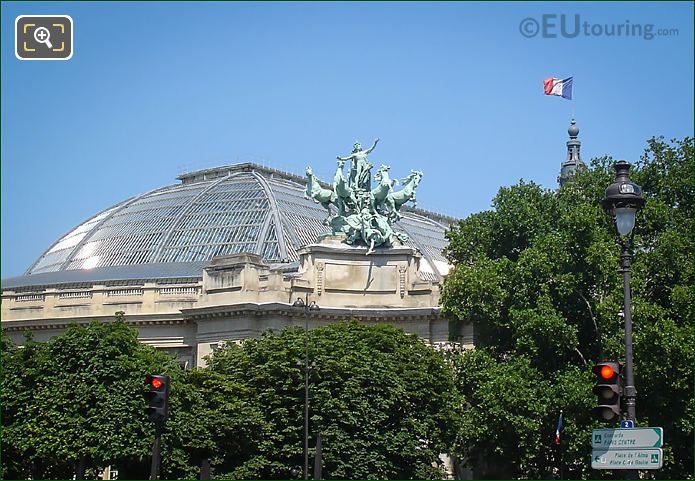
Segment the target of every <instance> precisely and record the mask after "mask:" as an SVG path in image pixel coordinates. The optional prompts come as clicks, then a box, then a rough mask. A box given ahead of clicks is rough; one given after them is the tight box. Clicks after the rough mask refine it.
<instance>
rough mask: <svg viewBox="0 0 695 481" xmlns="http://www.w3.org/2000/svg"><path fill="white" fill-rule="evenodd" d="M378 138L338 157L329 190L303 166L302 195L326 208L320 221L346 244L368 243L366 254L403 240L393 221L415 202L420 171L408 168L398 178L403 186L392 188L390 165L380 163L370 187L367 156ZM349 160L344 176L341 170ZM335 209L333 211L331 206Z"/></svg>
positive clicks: (394, 183)
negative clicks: (396, 189) (305, 177)
mask: <svg viewBox="0 0 695 481" xmlns="http://www.w3.org/2000/svg"><path fill="white" fill-rule="evenodd" d="M378 142H379V139H376V140H375V141H374V144H373V145H372V146H371V147H370V148H368V149H367V150H362V146H361V145H360V143H359V142H356V143H355V144H354V146H353V149H352V152H351V153H350V155H348V156H346V157H340V156H338V158H337V159H338V162H337V164H338V166H337V169H336V171H335V175H334V177H333V189H332V190H331V189H326V188H323V187H322V186H321V182H320V181H319V180H318V179H317V178H316V176H314V174H313V172H312V170H311V167H307V169H306V176H307V186H306V193H305V196H306V197H307V198H312V199H314V201H316V202H318V203H320V204H321V205H322V206H323V207H324V208H325V209H326V210H327V211H328V216H327V217H326V219H325V220H324V223H325V224H326V225H329V226H330V227H331V229H332V232H333V234H334V235H339V236H344V238H345V242H346V243H348V244H360V243H363V244H364V245H366V246H369V249H368V250H367V254H371V253H372V252H374V249H375V248H376V247H379V246H384V247H388V246H391V245H393V244H394V243H395V242H405V241H407V239H408V236H407V235H406V234H404V233H402V232H395V231H394V229H393V224H394V223H395V222H397V221H398V220H399V219H400V218H401V214H400V213H399V211H400V209H401V207H402V206H403V204H405V203H406V202H408V201H413V202H415V189H416V188H417V186H418V184H419V183H420V179H422V172H420V171H418V170H412V171H411V173H410V175H408V176H407V177H406V178H405V179H402V181H401V183H402V184H403V188H402V189H401V190H399V191H395V190H394V186H395V185H397V184H398V180H396V179H391V178H390V177H389V170H390V167H389V166H388V165H382V166H381V167H379V169H378V170H377V172H376V175H375V176H374V180H375V181H376V186H375V187H372V168H373V167H374V166H373V165H372V164H371V163H370V162H369V160H368V159H367V156H368V155H369V154H370V153H371V152H372V151H373V150H374V148H375V147H376V144H377V143H378ZM348 161H350V169H349V173H348V178H347V179H345V176H344V175H343V169H344V167H345V163H346V162H348ZM331 206H333V207H334V208H335V213H334V212H333V210H332V209H331Z"/></svg>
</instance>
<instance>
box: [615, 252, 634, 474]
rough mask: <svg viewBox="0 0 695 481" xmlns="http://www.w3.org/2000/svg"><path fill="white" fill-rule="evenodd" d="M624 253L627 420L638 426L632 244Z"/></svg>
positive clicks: (622, 268) (621, 267) (621, 268)
mask: <svg viewBox="0 0 695 481" xmlns="http://www.w3.org/2000/svg"><path fill="white" fill-rule="evenodd" d="M622 248H623V251H622V253H621V254H620V270H621V271H622V273H623V301H624V305H623V312H624V319H625V391H624V394H625V405H626V406H627V418H628V419H629V420H631V421H632V422H633V423H634V425H635V426H636V425H637V389H636V388H635V377H634V373H633V369H632V367H633V365H632V296H631V293H630V264H631V261H632V258H631V257H630V242H629V241H627V240H625V241H623V242H622ZM625 479H639V472H638V471H637V470H636V469H630V470H626V471H625Z"/></svg>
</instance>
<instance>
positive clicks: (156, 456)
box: [150, 422, 162, 479]
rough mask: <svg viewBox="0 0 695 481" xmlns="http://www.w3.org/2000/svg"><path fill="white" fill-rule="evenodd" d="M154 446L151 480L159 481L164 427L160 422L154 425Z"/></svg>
mask: <svg viewBox="0 0 695 481" xmlns="http://www.w3.org/2000/svg"><path fill="white" fill-rule="evenodd" d="M154 426H155V427H154V445H153V446H152V466H151V467H150V479H159V466H160V464H161V457H162V452H161V450H162V427H161V425H160V423H159V422H156V423H155V425H154Z"/></svg>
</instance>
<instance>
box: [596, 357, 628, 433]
mask: <svg viewBox="0 0 695 481" xmlns="http://www.w3.org/2000/svg"><path fill="white" fill-rule="evenodd" d="M593 371H594V373H595V374H596V385H595V386H594V389H593V391H594V394H596V396H597V397H598V400H597V403H598V406H596V407H595V408H594V409H593V413H594V417H596V419H598V420H600V421H605V422H607V423H612V422H615V421H617V420H618V419H620V395H621V394H622V385H621V378H620V363H617V362H601V363H598V364H596V365H595V366H594V367H593Z"/></svg>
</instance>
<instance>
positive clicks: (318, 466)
mask: <svg viewBox="0 0 695 481" xmlns="http://www.w3.org/2000/svg"><path fill="white" fill-rule="evenodd" d="M321 444H322V443H321V433H318V434H317V435H316V457H315V458H314V479H321V477H322V472H321V471H322V460H321V450H322V447H321Z"/></svg>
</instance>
